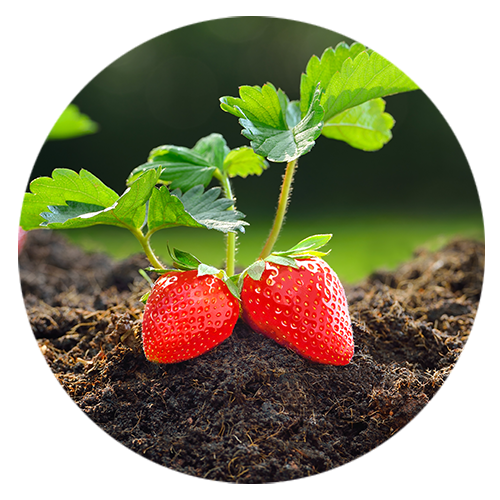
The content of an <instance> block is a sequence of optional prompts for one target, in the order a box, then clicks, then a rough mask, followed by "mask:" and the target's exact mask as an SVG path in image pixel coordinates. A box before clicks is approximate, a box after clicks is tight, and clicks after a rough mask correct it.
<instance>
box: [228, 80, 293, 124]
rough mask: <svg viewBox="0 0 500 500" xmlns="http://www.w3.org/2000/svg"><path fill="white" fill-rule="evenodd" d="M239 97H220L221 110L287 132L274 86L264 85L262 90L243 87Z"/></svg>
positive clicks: (280, 103) (282, 111) (270, 84)
mask: <svg viewBox="0 0 500 500" xmlns="http://www.w3.org/2000/svg"><path fill="white" fill-rule="evenodd" d="M239 94H240V97H239V98H238V97H229V96H226V97H221V98H220V102H221V108H222V109H223V110H224V111H227V112H228V113H231V114H233V115H235V116H237V117H238V118H243V119H245V120H250V121H253V122H255V123H258V124H260V125H261V126H266V127H269V128H272V129H276V130H288V126H287V123H286V113H284V109H283V108H282V102H281V101H280V97H279V95H278V92H277V90H276V88H275V87H274V85H273V84H272V83H267V84H265V85H264V86H263V87H262V88H261V87H258V86H254V87H250V86H248V85H243V86H242V87H240V89H239Z"/></svg>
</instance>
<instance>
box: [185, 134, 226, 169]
mask: <svg viewBox="0 0 500 500" xmlns="http://www.w3.org/2000/svg"><path fill="white" fill-rule="evenodd" d="M193 151H194V152H196V153H197V154H199V155H200V156H201V157H202V158H204V159H205V160H206V161H207V162H208V164H209V165H211V166H213V167H216V168H218V169H219V170H222V166H223V163H224V158H226V156H227V155H228V154H229V151H230V149H229V148H228V146H227V143H226V140H225V139H224V137H222V135H220V134H210V135H207V136H206V137H203V138H201V139H200V140H199V141H198V142H197V143H196V144H195V145H194V147H193Z"/></svg>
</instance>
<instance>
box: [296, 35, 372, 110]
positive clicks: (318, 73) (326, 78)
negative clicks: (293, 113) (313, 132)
mask: <svg viewBox="0 0 500 500" xmlns="http://www.w3.org/2000/svg"><path fill="white" fill-rule="evenodd" d="M364 50H366V47H365V46H364V45H362V44H360V43H353V44H352V45H351V46H349V45H347V44H346V43H345V42H340V43H339V44H338V45H337V46H336V47H335V50H334V49H333V48H332V47H329V48H327V49H326V50H325V51H324V52H323V54H322V56H321V58H318V57H317V56H312V57H311V59H310V60H309V62H308V63H307V67H306V71H305V73H303V74H302V77H301V80H300V110H301V113H302V116H304V115H305V114H306V113H307V110H308V109H309V106H310V105H311V101H312V98H313V95H314V91H315V90H316V87H317V86H318V84H319V85H320V87H321V88H322V89H326V88H327V86H328V84H329V83H330V80H331V79H332V78H333V76H334V75H335V73H337V72H338V71H340V70H341V68H342V64H343V63H344V61H345V60H346V59H347V58H349V57H350V58H351V59H354V58H355V57H356V56H357V55H358V54H360V53H361V52H363V51H364Z"/></svg>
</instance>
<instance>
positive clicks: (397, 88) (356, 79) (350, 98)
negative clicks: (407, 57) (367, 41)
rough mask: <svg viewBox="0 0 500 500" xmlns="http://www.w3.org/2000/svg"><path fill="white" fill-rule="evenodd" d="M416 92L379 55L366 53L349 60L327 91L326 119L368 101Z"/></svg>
mask: <svg viewBox="0 0 500 500" xmlns="http://www.w3.org/2000/svg"><path fill="white" fill-rule="evenodd" d="M416 89H418V86H417V85H416V84H415V83H414V82H413V81H412V80H411V79H410V78H408V77H407V76H406V75H405V74H404V73H403V72H402V71H401V70H400V69H398V68H397V67H396V66H394V65H393V64H392V63H390V62H389V61H388V60H387V59H384V58H383V57H382V56H381V55H380V54H377V53H376V52H372V53H369V52H368V51H363V52H361V53H360V54H358V55H357V56H356V58H355V59H354V60H353V59H350V58H347V59H346V60H345V61H344V63H343V64H342V68H341V69H340V71H338V72H337V73H335V74H334V75H333V77H332V78H331V80H330V82H329V83H328V85H327V86H326V88H324V94H323V96H322V97H321V105H322V106H323V108H324V110H325V117H324V118H325V121H329V120H330V118H332V117H333V116H335V115H337V114H339V113H341V112H343V111H345V110H346V109H349V108H353V107H355V106H359V105H360V104H363V103H364V102H366V101H370V100H372V99H375V98H378V97H384V96H388V95H392V94H397V93H399V92H407V91H410V90H416Z"/></svg>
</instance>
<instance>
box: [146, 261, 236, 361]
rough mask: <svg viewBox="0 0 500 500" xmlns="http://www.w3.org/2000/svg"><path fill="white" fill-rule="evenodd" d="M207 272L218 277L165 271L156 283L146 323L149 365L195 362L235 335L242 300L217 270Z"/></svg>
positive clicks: (147, 310) (150, 294)
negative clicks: (234, 293) (185, 361)
mask: <svg viewBox="0 0 500 500" xmlns="http://www.w3.org/2000/svg"><path fill="white" fill-rule="evenodd" d="M202 266H203V264H202ZM203 269H205V270H206V269H208V270H209V272H213V273H214V274H202V273H201V272H200V269H197V270H186V271H167V272H165V273H164V274H163V275H162V276H160V278H158V279H157V280H156V282H155V283H154V285H153V288H152V290H151V292H150V293H149V295H148V298H147V302H146V307H145V310H144V315H143V320H142V345H143V349H144V354H145V356H146V358H147V359H148V360H149V361H153V362H156V363H177V362H179V361H184V360H187V359H191V358H195V357H197V356H199V355H201V354H203V353H205V352H206V351H209V350H210V349H212V348H214V347H215V346H217V345H219V344H220V343H221V342H222V341H224V340H225V339H226V338H227V337H229V336H230V335H231V333H232V332H233V329H234V326H235V324H236V321H237V320H238V316H239V312H240V306H239V301H238V300H237V299H236V298H235V296H234V295H233V294H232V293H231V291H230V290H229V288H228V285H227V284H226V283H225V282H224V281H223V279H221V277H219V276H218V275H217V274H216V271H218V270H216V269H214V268H209V266H204V268H203ZM218 274H221V272H219V273H218Z"/></svg>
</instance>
